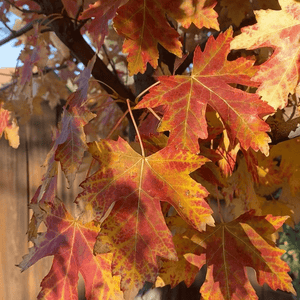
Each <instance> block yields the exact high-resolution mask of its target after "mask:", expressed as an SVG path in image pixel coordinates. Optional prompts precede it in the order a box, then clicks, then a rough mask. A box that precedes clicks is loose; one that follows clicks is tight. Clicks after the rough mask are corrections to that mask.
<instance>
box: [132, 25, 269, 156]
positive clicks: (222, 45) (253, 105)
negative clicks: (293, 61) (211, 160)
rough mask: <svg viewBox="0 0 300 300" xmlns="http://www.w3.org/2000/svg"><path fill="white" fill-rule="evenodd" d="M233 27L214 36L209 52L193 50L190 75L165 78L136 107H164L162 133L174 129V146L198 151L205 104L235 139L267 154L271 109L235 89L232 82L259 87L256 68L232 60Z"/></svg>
mask: <svg viewBox="0 0 300 300" xmlns="http://www.w3.org/2000/svg"><path fill="white" fill-rule="evenodd" d="M231 36H232V30H231V29H228V30H227V31H226V32H225V33H224V34H220V35H219V37H218V38H217V39H216V40H214V38H213V37H210V38H209V40H208V42H207V45H206V49H205V51H204V52H203V53H202V52H201V50H200V48H197V49H196V50H195V54H194V65H193V71H192V75H191V76H161V77H159V80H160V84H159V85H157V86H155V87H153V88H152V89H150V93H149V94H148V95H146V96H145V97H144V99H143V100H142V101H141V102H140V103H139V104H138V105H137V106H136V108H145V107H157V106H160V105H165V106H166V108H167V109H166V111H165V114H164V117H163V119H162V123H161V125H160V127H159V129H158V130H159V131H166V130H168V131H170V132H171V133H170V139H169V141H170V145H176V146H177V147H181V148H184V149H189V150H190V151H192V152H194V153H197V152H199V147H198V138H202V139H205V138H206V137H207V123H206V120H205V111H206V108H207V105H210V106H211V107H212V108H214V109H215V110H216V111H217V112H218V113H219V115H220V116H221V118H222V121H223V122H224V125H225V128H226V130H227V131H228V135H229V138H230V140H231V141H234V140H235V138H237V139H238V140H239V141H240V143H241V145H242V147H243V148H245V149H248V148H249V147H252V148H253V149H254V150H256V151H257V150H261V151H262V152H263V153H265V154H267V153H268V150H269V147H268V142H269V141H270V138H269V137H268V135H267V134H266V131H269V126H268V125H267V124H266V123H265V122H264V121H263V120H262V119H261V117H262V116H264V115H266V114H269V113H271V112H273V109H272V108H271V107H270V106H269V105H267V104H266V103H265V102H263V101H261V100H260V99H259V97H258V95H256V94H250V93H246V92H243V91H241V90H239V89H236V88H234V87H232V86H230V84H243V85H247V86H251V85H252V86H253V85H254V86H256V85H257V83H254V82H252V81H251V76H253V75H254V74H255V72H256V68H255V67H253V66H252V65H253V63H252V62H251V61H247V60H246V59H244V58H239V59H238V60H236V61H228V60H227V55H228V53H229V47H230V42H231V40H232V37H231Z"/></svg>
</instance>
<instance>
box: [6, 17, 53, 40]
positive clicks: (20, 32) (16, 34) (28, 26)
mask: <svg viewBox="0 0 300 300" xmlns="http://www.w3.org/2000/svg"><path fill="white" fill-rule="evenodd" d="M47 21H48V20H47V19H46V20H43V19H38V20H33V21H32V22H30V23H28V24H26V25H25V26H24V27H22V28H21V29H19V30H17V31H15V30H11V34H10V35H9V36H7V37H6V38H4V39H3V40H1V41H0V46H2V45H4V44H6V43H8V42H9V41H11V40H13V39H15V38H17V37H19V36H21V35H23V34H25V33H26V32H28V31H29V30H31V29H32V28H33V25H34V24H36V23H41V24H42V25H45V23H46V22H47Z"/></svg>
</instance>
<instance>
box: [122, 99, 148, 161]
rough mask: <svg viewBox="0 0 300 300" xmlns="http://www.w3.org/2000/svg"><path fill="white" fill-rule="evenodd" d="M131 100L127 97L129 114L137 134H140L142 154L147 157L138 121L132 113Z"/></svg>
mask: <svg viewBox="0 0 300 300" xmlns="http://www.w3.org/2000/svg"><path fill="white" fill-rule="evenodd" d="M129 101H130V100H129V99H126V103H127V106H128V110H129V114H130V117H131V119H132V123H133V126H134V128H135V131H136V134H137V136H138V139H139V143H140V146H141V151H142V156H143V157H145V151H144V146H143V143H142V139H141V136H140V132H139V129H138V127H137V125H136V123H135V120H134V117H133V114H132V111H131V107H130V104H129Z"/></svg>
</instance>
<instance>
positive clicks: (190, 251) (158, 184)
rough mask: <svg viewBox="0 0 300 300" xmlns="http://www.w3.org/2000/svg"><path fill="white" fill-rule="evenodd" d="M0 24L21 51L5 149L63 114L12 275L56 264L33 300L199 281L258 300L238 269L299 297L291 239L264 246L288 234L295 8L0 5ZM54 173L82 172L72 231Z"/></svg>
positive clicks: (21, 0)
mask: <svg viewBox="0 0 300 300" xmlns="http://www.w3.org/2000/svg"><path fill="white" fill-rule="evenodd" d="M0 12H1V13H0V20H1V22H2V24H4V26H5V27H6V28H8V29H9V30H10V31H11V34H10V36H8V37H6V38H4V39H3V40H2V41H0V45H2V44H5V43H6V42H7V41H9V40H10V39H12V38H15V37H18V39H19V40H18V43H23V44H24V49H23V50H22V52H21V54H20V57H19V67H17V68H16V72H15V74H14V78H13V80H12V83H11V84H9V85H8V86H5V87H3V88H1V90H0V136H2V134H4V137H5V138H6V139H7V140H8V142H9V144H10V146H12V147H14V148H17V147H18V145H19V136H18V130H19V127H18V124H20V125H23V124H24V123H26V122H27V121H28V119H29V118H30V116H31V115H34V114H41V113H42V109H41V105H42V102H43V101H48V102H49V105H50V107H51V108H53V107H56V106H57V105H59V104H60V99H65V100H66V104H65V105H64V106H63V108H62V115H61V118H60V121H59V122H58V125H57V128H56V129H55V130H54V132H53V145H52V148H51V149H49V153H48V155H47V157H46V160H45V163H44V168H45V174H44V176H43V178H41V185H40V186H39V188H38V190H37V191H36V193H35V195H34V197H33V198H32V200H31V203H30V208H31V209H32V211H33V215H32V218H31V221H30V224H29V232H28V236H29V240H30V241H31V242H33V244H34V246H33V247H32V248H30V249H29V253H28V254H27V255H25V256H24V257H23V261H22V262H21V263H20V264H19V265H18V266H19V267H20V268H21V270H22V271H25V270H26V269H27V268H29V267H30V266H31V265H33V264H34V263H35V262H37V261H38V260H39V259H41V258H43V257H45V256H48V255H53V256H54V258H53V265H52V268H51V270H50V272H49V274H48V275H47V276H46V277H45V278H44V279H43V281H42V283H41V287H42V290H41V292H40V293H39V295H38V299H77V280H78V273H79V272H80V273H81V274H82V276H83V278H84V281H85V288H86V298H87V299H126V300H127V299H133V298H134V297H135V295H136V294H137V293H138V291H139V290H140V289H141V288H142V287H143V285H144V283H145V282H151V283H153V285H154V284H155V283H157V284H159V285H160V286H164V285H168V284H170V285H171V287H175V286H176V285H177V284H179V283H180V282H181V281H185V283H186V285H187V286H190V285H191V284H192V283H193V281H194V278H195V276H196V274H197V273H198V271H199V270H200V269H201V268H202V267H203V266H204V265H206V266H207V274H206V279H205V282H204V284H203V285H202V287H201V289H200V293H201V296H202V298H203V299H227V300H229V299H258V297H257V295H256V292H255V290H254V289H253V287H252V285H251V283H250V281H249V278H248V275H247V269H246V268H249V267H250V268H253V269H254V270H255V271H256V276H257V281H258V283H259V284H260V285H263V284H264V283H266V284H268V285H269V286H270V287H271V288H272V289H274V290H277V289H280V290H283V291H287V292H290V293H293V294H296V291H295V289H294V288H293V285H292V278H291V277H290V276H289V275H288V272H289V271H290V268H289V265H290V266H291V271H292V272H293V274H294V276H298V275H299V274H298V273H297V271H296V265H295V261H296V259H298V258H299V257H298V256H297V255H298V254H299V253H298V252H297V251H296V250H295V249H297V246H296V242H295V243H292V242H291V240H294V241H296V240H297V238H296V236H295V237H294V238H292V239H291V240H290V241H289V242H287V239H286V236H287V235H288V234H291V232H292V233H293V234H294V233H295V232H296V231H291V230H290V229H289V230H286V231H285V234H282V235H281V237H280V243H281V244H283V245H282V246H281V248H282V249H284V250H287V253H286V254H284V253H285V251H284V250H282V249H280V248H279V247H277V246H276V238H277V236H278V233H277V232H278V231H279V230H281V229H282V227H283V226H284V225H283V224H284V223H285V222H287V223H288V224H289V225H291V226H294V225H295V224H296V223H298V222H299V221H300V213H299V212H300V209H299V208H300V207H299V206H300V205H299V204H300V185H299V182H300V180H299V175H298V174H299V168H300V162H299V155H298V153H299V151H300V149H298V148H300V139H299V138H298V133H297V130H296V129H297V125H298V123H299V122H300V119H299V111H298V93H299V86H298V84H299V75H298V73H299V72H298V71H299V66H300V65H299V49H300V43H299V41H300V30H299V29H300V4H299V3H298V2H296V1H293V0H279V1H277V0H273V1H265V0H258V1H247V0H242V1H228V0H219V1H216V0H206V1H205V0H197V1H194V0H163V1H152V0H151V1H150V0H114V1H104V0H98V1H95V0H93V1H92V0H88V1H77V0H62V1H47V0H32V1H30V0H11V1H8V0H3V1H0ZM11 13H14V14H16V15H18V16H19V17H20V19H18V20H17V21H16V23H15V25H14V28H13V29H11V28H9V26H8V20H9V17H10V16H11ZM83 35H85V36H86V37H88V38H89V39H90V42H89V43H90V45H91V46H92V47H93V48H91V46H90V45H89V44H88V43H87V42H86V41H85V40H84V39H83V38H82V37H83ZM93 49H94V50H95V49H96V50H97V51H96V52H97V54H95V51H94V50H93ZM121 51H123V53H124V54H126V55H124V54H122V53H121ZM80 61H81V62H82V63H83V64H84V65H85V68H84V70H81V69H80V65H79V63H80ZM78 74H79V76H77V75H78ZM149 74H150V75H149ZM91 75H92V76H93V78H94V79H93V78H92V77H91ZM132 75H135V76H134V77H131V76H132ZM149 78H150V79H149ZM154 80H155V81H156V82H155V83H154V84H152V83H153V82H154ZM66 86H67V87H68V89H69V90H67V89H66V88H65V87H66ZM33 87H35V91H33ZM141 87H142V89H144V92H143V93H142V94H140V95H137V94H136V93H137V92H136V91H138V90H140V89H141ZM59 166H60V167H61V170H62V172H63V173H64V175H65V177H66V178H67V180H68V183H69V186H72V184H73V183H74V180H75V177H76V174H77V173H78V170H79V168H80V170H83V171H85V172H86V177H85V180H84V181H83V182H82V183H81V185H80V186H81V188H82V191H81V192H80V193H79V195H78V196H77V197H76V199H74V202H75V204H76V205H77V206H78V209H79V210H80V212H79V214H78V215H77V216H75V217H73V216H71V214H70V213H69V212H68V211H67V209H66V208H65V206H64V204H63V202H62V201H61V200H60V199H58V198H57V195H56V193H57V178H58V174H59V172H60V168H59ZM42 223H44V224H45V226H46V231H45V232H44V233H38V232H39V227H40V225H41V224H42ZM296 228H298V227H296ZM293 247H296V248H295V249H294V252H291V251H292V248H293ZM295 251H296V252H295ZM296 253H298V254H296ZM290 255H294V256H293V258H294V259H293V260H290V259H289V256H290ZM281 257H283V258H284V259H286V260H287V262H288V263H289V265H288V264H287V263H286V262H285V261H283V260H282V259H281ZM297 268H299V266H298V265H297ZM297 280H298V282H299V278H298V279H295V280H294V282H297ZM295 287H296V289H297V291H299V285H297V284H296V285H295Z"/></svg>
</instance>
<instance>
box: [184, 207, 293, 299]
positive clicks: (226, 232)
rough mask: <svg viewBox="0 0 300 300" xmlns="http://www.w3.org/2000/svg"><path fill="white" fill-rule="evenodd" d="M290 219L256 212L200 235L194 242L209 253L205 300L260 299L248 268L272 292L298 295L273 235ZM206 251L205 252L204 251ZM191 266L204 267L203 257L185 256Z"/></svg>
mask: <svg viewBox="0 0 300 300" xmlns="http://www.w3.org/2000/svg"><path fill="white" fill-rule="evenodd" d="M286 219H287V217H273V216H272V215H267V216H262V217H258V216H254V210H252V211H249V212H247V213H245V214H243V215H241V216H240V217H239V218H237V219H236V220H233V221H232V222H229V223H221V224H219V225H217V226H216V227H215V228H208V229H207V231H206V232H203V233H198V234H197V235H194V236H193V237H192V241H194V242H195V243H196V244H198V245H199V247H201V249H202V251H204V253H205V254H206V263H207V265H208V270H207V275H206V281H205V282H204V284H203V285H202V287H201V289H200V292H201V296H202V297H203V299H226V300H230V299H258V297H257V295H256V293H255V291H254V289H253V288H252V286H251V284H250V282H249V280H248V278H247V276H246V267H252V268H253V269H255V271H256V273H257V279H258V283H259V284H260V285H263V284H264V283H266V284H268V285H269V286H270V287H271V288H272V289H274V290H276V289H281V290H283V291H288V292H292V293H295V290H294V288H293V286H292V284H291V281H292V279H291V278H290V276H289V275H288V274H287V272H288V271H289V267H288V265H287V264H286V263H285V262H284V261H282V260H281V259H280V257H281V256H282V254H283V253H284V252H285V251H283V250H280V249H279V248H277V247H275V244H274V242H273V241H272V238H271V235H272V234H273V233H274V232H276V230H277V229H278V228H279V227H280V226H282V224H283V223H284V222H285V220H286ZM203 249H205V250H203ZM185 258H186V259H187V260H188V261H190V262H191V263H192V264H194V265H197V266H199V268H200V267H201V266H202V265H203V256H198V255H194V254H190V253H188V254H186V255H185Z"/></svg>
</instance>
